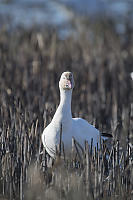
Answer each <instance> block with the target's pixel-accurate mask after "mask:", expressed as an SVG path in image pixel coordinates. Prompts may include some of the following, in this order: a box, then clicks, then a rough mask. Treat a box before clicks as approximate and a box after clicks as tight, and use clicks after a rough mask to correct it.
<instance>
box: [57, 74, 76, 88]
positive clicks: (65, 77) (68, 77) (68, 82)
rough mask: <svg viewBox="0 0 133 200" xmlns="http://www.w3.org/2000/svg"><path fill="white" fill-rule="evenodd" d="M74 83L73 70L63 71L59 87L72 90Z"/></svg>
mask: <svg viewBox="0 0 133 200" xmlns="http://www.w3.org/2000/svg"><path fill="white" fill-rule="evenodd" d="M74 85H75V83H74V78H73V74H72V72H63V73H62V75H61V78H60V81H59V88H60V89H63V90H72V89H73V88H74Z"/></svg>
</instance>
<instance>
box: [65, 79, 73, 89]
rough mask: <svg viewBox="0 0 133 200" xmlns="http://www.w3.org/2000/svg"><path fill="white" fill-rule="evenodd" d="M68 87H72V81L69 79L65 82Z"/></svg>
mask: <svg viewBox="0 0 133 200" xmlns="http://www.w3.org/2000/svg"><path fill="white" fill-rule="evenodd" d="M66 85H67V86H68V87H69V88H70V89H72V83H71V81H70V80H67V84H66Z"/></svg>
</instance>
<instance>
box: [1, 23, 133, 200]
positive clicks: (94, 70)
mask: <svg viewBox="0 0 133 200" xmlns="http://www.w3.org/2000/svg"><path fill="white" fill-rule="evenodd" d="M84 23H85V24H84V27H82V29H83V30H82V31H81V30H80V31H79V32H78V36H77V35H76V36H75V35H71V36H69V37H68V38H65V39H64V40H62V39H60V38H59V37H58V35H57V32H56V30H50V29H49V28H48V29H45V30H41V29H37V28H33V29H31V30H24V29H23V28H20V29H19V30H14V31H12V32H8V31H7V30H6V29H3V30H1V31H0V60H1V63H0V194H1V196H0V198H4V197H5V198H7V199H11V200H12V199H20V200H22V199H28V200H30V199H81V198H82V199H120V198H121V199H132V198H133V100H132V99H133V93H132V89H133V82H132V80H131V78H130V72H131V71H132V58H133V55H132V54H133V38H132V32H133V31H132V29H128V28H127V32H126V33H125V35H124V34H123V35H119V34H117V33H116V32H115V30H114V27H113V24H112V23H111V24H109V23H105V22H97V23H96V24H95V26H94V25H92V24H89V25H88V24H87V23H86V22H84ZM66 70H70V71H72V72H73V73H74V78H75V83H76V87H75V89H74V91H73V102H72V111H73V116H80V117H84V118H85V119H87V120H88V121H89V122H91V123H92V124H94V125H95V126H96V127H97V128H99V130H100V131H101V132H104V131H106V132H108V133H112V135H113V139H112V140H110V141H107V142H104V141H102V140H100V141H101V142H100V144H101V145H100V149H98V148H97V147H94V146H93V142H92V144H91V145H90V144H88V143H87V142H86V141H85V145H84V148H83V149H80V147H79V145H78V144H77V142H76V141H75V139H74V138H73V139H72V144H73V145H72V150H71V153H70V155H69V156H67V155H65V152H64V151H63V146H62V145H61V146H60V147H57V149H59V153H58V151H57V159H56V160H55V161H54V162H53V165H52V167H48V164H49V162H50V161H49V158H48V156H47V155H46V152H45V151H44V150H43V146H42V143H41V134H42V131H43V129H44V127H45V126H46V125H47V124H48V123H49V122H50V121H51V119H52V117H53V114H54V112H55V110H56V107H57V105H58V103H59V91H58V80H59V77H60V74H61V73H62V72H63V71H66ZM42 151H44V153H43V154H42V153H41V152H42Z"/></svg>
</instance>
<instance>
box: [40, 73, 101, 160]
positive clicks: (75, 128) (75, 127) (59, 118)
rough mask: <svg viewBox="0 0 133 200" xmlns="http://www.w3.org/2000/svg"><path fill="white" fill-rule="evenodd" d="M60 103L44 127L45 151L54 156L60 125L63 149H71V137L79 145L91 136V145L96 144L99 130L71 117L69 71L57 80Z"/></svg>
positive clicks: (70, 78)
mask: <svg viewBox="0 0 133 200" xmlns="http://www.w3.org/2000/svg"><path fill="white" fill-rule="evenodd" d="M59 88H60V104H59V106H58V108H57V110H56V113H55V115H54V117H53V119H52V121H51V123H50V124H49V125H48V126H47V127H46V128H45V129H44V131H43V134H42V142H43V145H44V147H45V149H46V151H47V153H48V154H49V155H50V156H51V157H52V158H55V156H56V146H57V145H58V144H59V143H60V130H61V125H62V141H63V143H64V147H65V150H69V149H71V145H72V137H74V138H75V139H76V140H77V141H78V143H79V144H80V145H82V146H83V145H84V141H85V140H87V141H88V143H89V144H90V142H91V139H92V138H93V145H95V146H96V144H97V142H98V140H99V131H98V130H97V129H96V128H95V127H94V126H92V125H91V124H89V123H88V122H87V121H86V120H84V119H82V118H72V113H71V99H72V90H73V88H74V79H73V74H72V73H71V72H64V73H63V74H62V75H61V78H60V81H59Z"/></svg>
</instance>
